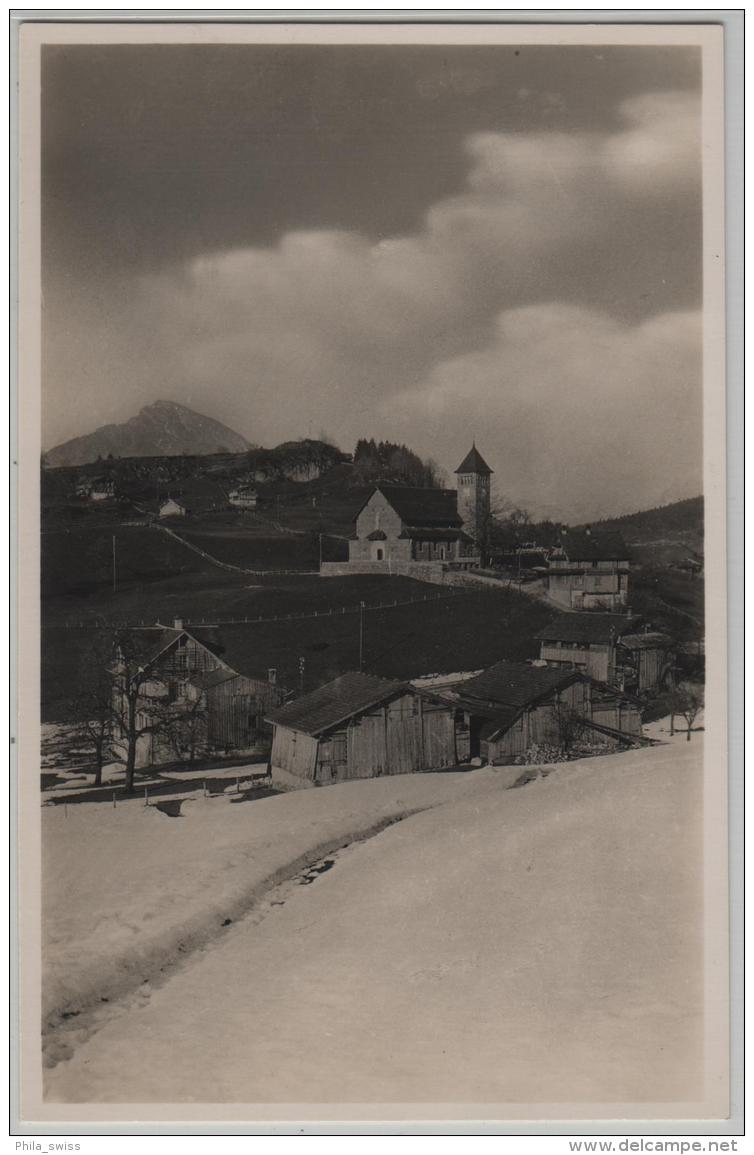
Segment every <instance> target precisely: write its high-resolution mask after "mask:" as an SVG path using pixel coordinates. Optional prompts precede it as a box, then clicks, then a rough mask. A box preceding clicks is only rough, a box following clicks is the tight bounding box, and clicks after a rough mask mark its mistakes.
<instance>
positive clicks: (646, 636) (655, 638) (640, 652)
mask: <svg viewBox="0 0 754 1155" xmlns="http://www.w3.org/2000/svg"><path fill="white" fill-rule="evenodd" d="M537 640H538V641H539V643H540V649H539V656H540V659H541V660H542V661H544V662H546V663H547V665H548V666H550V667H552V668H558V669H566V670H577V671H580V672H582V673H585V674H588V675H589V676H590V677H592V678H596V679H597V680H598V681H601V682H606V683H609V684H610V685H613V686H619V687H621V688H622V689H626V690H632V691H638V692H645V691H647V692H651V691H653V690H656V689H658V688H660V687H662V686H667V685H668V684H672V678H673V662H674V659H673V645H672V642H671V639H670V638H669V637H668V636H667V634H662V633H659V632H657V631H654V630H652V629H651V628H650V626H649V625H648V624H647V623H643V622H642V620H641V619H639V618H635V617H631V616H630V615H628V614H605V613H594V612H592V613H574V614H561V615H560V616H559V617H557V618H555V619H554V620H553V621H552V622H549V623H548V624H547V625H546V626H544V627H543V629H541V630H540V631H539V633H538V634H537Z"/></svg>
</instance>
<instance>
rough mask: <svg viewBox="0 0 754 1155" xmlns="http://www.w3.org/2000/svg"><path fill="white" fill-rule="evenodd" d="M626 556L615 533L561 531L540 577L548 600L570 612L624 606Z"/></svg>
mask: <svg viewBox="0 0 754 1155" xmlns="http://www.w3.org/2000/svg"><path fill="white" fill-rule="evenodd" d="M630 565H631V563H630V556H629V550H628V548H627V546H626V543H625V542H624V541H623V538H622V537H621V535H620V534H619V533H614V532H599V531H597V530H594V531H592V530H590V529H584V530H575V529H569V530H563V533H562V536H561V539H560V542H559V543H558V545H557V546H556V548H555V549H554V550H553V551H552V552H551V554H550V557H549V560H548V566H547V570H546V572H545V575H544V581H545V589H546V590H547V593H548V595H549V597H550V598H551V599H552V600H553V601H554V602H557V604H558V605H561V606H564V607H565V608H566V609H570V610H620V609H622V608H623V607H625V606H627V605H628V576H629V570H630Z"/></svg>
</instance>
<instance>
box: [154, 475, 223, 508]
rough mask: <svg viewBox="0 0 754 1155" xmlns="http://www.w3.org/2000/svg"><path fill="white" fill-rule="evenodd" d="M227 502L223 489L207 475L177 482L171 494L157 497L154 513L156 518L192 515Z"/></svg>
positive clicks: (221, 506) (221, 505)
mask: <svg viewBox="0 0 754 1155" xmlns="http://www.w3.org/2000/svg"><path fill="white" fill-rule="evenodd" d="M227 504H228V502H227V496H226V494H225V491H224V490H223V489H222V488H221V487H220V485H219V484H218V483H217V482H216V481H214V480H212V478H209V477H196V478H192V479H190V480H188V481H186V482H179V483H177V485H176V488H175V489H174V490H173V493H172V494H169V495H168V496H167V497H163V498H159V499H158V501H157V503H156V513H157V517H158V518H163V517H165V518H167V517H194V516H197V515H200V514H203V513H211V512H212V511H214V510H218V509H225V508H226V506H227Z"/></svg>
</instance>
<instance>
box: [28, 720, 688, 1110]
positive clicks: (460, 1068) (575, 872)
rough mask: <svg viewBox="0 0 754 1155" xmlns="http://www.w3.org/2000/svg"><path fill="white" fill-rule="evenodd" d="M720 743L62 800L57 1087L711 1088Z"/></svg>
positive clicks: (169, 1098) (239, 1097) (682, 1097)
mask: <svg viewBox="0 0 754 1155" xmlns="http://www.w3.org/2000/svg"><path fill="white" fill-rule="evenodd" d="M701 751H702V742H701V741H700V740H699V738H698V737H695V739H694V740H693V741H692V742H691V743H685V741H684V742H682V743H676V742H674V743H673V744H672V745H668V746H665V747H658V748H653V749H644V750H640V751H634V752H631V753H626V754H622V755H617V756H613V757H608V758H598V759H589V760H586V761H583V762H574V763H570V764H566V765H561V766H559V767H558V768H557V770H555V771H554V772H553V773H552V774H551V775H550V776H549V777H547V778H541V779H539V780H537V781H535V782H532V783H531V784H529V785H527V786H525V787H523V788H520V789H515V790H510V789H506V787H507V786H509V785H510V783H511V779H512V776H513V774H512V773H511V771H503V772H501V771H493V770H479V771H475V772H473V773H470V774H464V775H461V774H433V775H414V776H405V777H400V778H386V779H378V780H373V781H366V782H354V783H348V784H343V785H340V786H334V787H328V788H326V789H322V790H310V791H302V792H300V793H296V794H288V795H282V796H279V797H276V798H270V799H265V800H263V801H261V802H254V803H241V804H236V805H233V804H230V803H228V802H227V801H225V800H223V799H206V800H200V801H197V802H196V803H192V804H190V805H189V807H188V810H187V817H186V818H185V819H183V818H181V819H172V818H168V817H166V816H164V815H162V814H160V813H159V812H157V811H154V812H151V813H150V811H148V810H147V811H145V810H144V808H143V807H141V806H140V804H139V803H138V802H134V803H130V804H128V806H123V807H121V806H119V807H118V809H117V810H115V811H113V810H109V811H108V809H107V808H103V807H99V806H96V807H95V806H86V807H83V806H82V807H76V808H72V809H73V810H74V811H75V813H73V814H71V813H70V812H69V815H68V817H67V819H66V818H64V816H63V814H62V812H61V810H60V809H57V810H52V809H50V810H49V811H45V812H44V815H43V817H44V823H45V829H44V839H45V868H46V898H47V903H46V911H47V913H46V919H47V924H48V925H47V930H48V935H49V938H48V945H47V947H46V965H47V981H46V992H45V993H46V1001H47V1006H48V1010H49V1011H52V1010H54V1009H58V1010H60V1009H62V1008H63V1007H64V1005H67V1006H68V1007H69V1009H71V1008H73V1009H75V1008H77V1007H78V1008H81V1009H82V1014H81V1016H80V1017H76V1018H71V1019H69V1020H66V1022H65V1023H64V1025H63V1028H62V1029H61V1030H60V1031H58V1032H56V1033H55V1034H56V1036H57V1050H56V1046H55V1045H53V1046H52V1048H51V1051H50V1055H51V1061H53V1062H54V1060H55V1058H59V1059H61V1060H62V1061H59V1062H58V1063H57V1065H55V1066H52V1067H50V1068H49V1069H48V1070H47V1072H46V1075H47V1096H48V1100H49V1101H57V1102H61V1101H62V1102H72V1103H75V1102H121V1103H122V1102H131V1103H138V1102H192V1101H193V1102H218V1103H222V1102H227V1103H230V1102H243V1103H252V1102H264V1101H268V1102H292V1101H296V1102H320V1103H322V1102H328V1101H336V1102H370V1101H371V1102H395V1103H400V1102H404V1103H406V1102H422V1101H424V1102H447V1103H452V1102H457V1103H461V1102H471V1103H496V1102H497V1103H504V1102H521V1101H530V1102H531V1101H534V1102H558V1101H560V1102H569V1103H573V1102H578V1101H583V1100H597V1101H604V1102H611V1103H620V1102H629V1101H640V1102H642V1101H643V1102H647V1103H656V1102H663V1101H664V1102H669V1101H688V1100H690V1099H693V1098H694V1097H696V1096H697V1095H698V1094H699V1093H700V1086H699V1084H700V1081H701V1074H702V1036H701V1008H702V993H701V974H702V969H701V963H702V957H701V951H702V940H701V936H702V926H701V919H702V910H701V891H700V870H701V858H702V855H701ZM514 773H518V771H516V770H515V768H514ZM426 807H432V808H431V809H424V812H422V813H414V814H413V815H412V816H410V817H406V818H404V820H403V821H400V822H397V823H396V824H394V825H392V826H390V827H389V828H387V829H384V830H382V832H381V833H378V834H376V835H375V836H373V837H370V838H368V839H367V840H366V841H362V842H354V841H353V838H354V837H358V836H359V835H361V836H363V835H364V834H366V833H367V832H368V831H369V830H370V829H375V828H377V827H379V825H380V824H381V823H384V822H386V821H388V820H389V819H390V818H396V817H399V816H400V815H401V814H404V815H405V814H411V812H412V811H418V810H422V809H423V808H426ZM345 842H350V843H351V845H349V846H348V848H347V849H344V850H340V851H339V852H335V853H332V851H333V848H334V847H336V846H338V845H342V844H343V843H345ZM318 847H319V851H318V850H317V848H318ZM317 854H319V857H320V858H323V859H325V861H324V862H322V863H321V865H320V866H319V867H317V868H316V869H315V870H313V871H306V870H303V869H302V868H301V867H302V863H303V861H304V860H308V862H309V863H311V862H312V861H314V857H316V856H317ZM296 859H298V862H299V866H298V868H297V869H298V874H297V877H292V876H293V875H296V873H297V871H296V868H295V861H296ZM285 879H287V880H288V881H284V880H285ZM272 884H277V885H272ZM271 885H272V889H270V887H271ZM255 893H256V895H257V897H258V901H257V903H256V905H253V906H252V899H253V895H254V894H255ZM249 908H251V909H249ZM244 910H246V911H249V913H247V915H246V917H239V916H240V915H241V914H242V912H243V911H244ZM226 918H233V920H234V921H233V923H231V924H229V925H227V926H226V927H224V928H223V927H222V923H223V922H224V921H225V919H226ZM198 943H203V944H204V945H203V947H202V949H197V950H195V951H194V952H193V953H190V954H189V953H187V952H186V958H185V962H184V963H183V965H182V966H180V967H178V968H172V969H171V967H170V963H171V960H174V959H175V958H176V957H178V958H180V957H181V956H180V946H181V945H183V947H184V948H191V947H192V946H195V945H196V944H198ZM163 963H164V965H165V966H166V967H167V968H168V969H166V971H165V972H164V974H163V976H162V977H160V975H159V965H163ZM139 968H141V969H139ZM142 972H143V973H142ZM142 977H149V978H151V980H152V981H151V982H150V983H148V984H145V985H143V986H141V987H138V988H136V989H134V990H133V993H131V994H130V995H128V996H127V997H126V998H125V999H122V1000H121V1001H120V1002H118V1001H117V1000H116V1001H115V1002H112V1001H111V1002H110V1003H108V1004H102V1005H101V1008H100V1010H99V1011H98V1012H97V1014H96V1015H95V1016H93V1017H92V1016H91V1015H89V1020H88V1022H87V1012H86V1011H85V1010H84V1009H83V1008H85V1007H86V1006H87V1005H89V1006H92V1005H94V1003H95V1002H96V1001H98V1000H99V999H100V998H102V997H106V998H108V999H110V1000H114V999H115V996H116V995H117V993H118V990H119V989H120V990H122V991H124V992H125V991H126V990H127V989H128V988H129V986H130V987H132V988H133V984H134V983H135V982H138V981H140V979H141V978H142ZM108 991H109V992H110V993H109V994H108V993H107V992H108ZM77 1019H78V1021H79V1022H80V1023H81V1026H80V1027H73V1024H76V1022H77ZM66 1027H71V1029H70V1030H66ZM66 1055H68V1056H70V1057H68V1058H65V1056H66Z"/></svg>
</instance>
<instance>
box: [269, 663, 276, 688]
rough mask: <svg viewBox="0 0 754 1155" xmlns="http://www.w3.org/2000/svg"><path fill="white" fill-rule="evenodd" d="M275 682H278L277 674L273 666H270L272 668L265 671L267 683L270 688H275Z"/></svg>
mask: <svg viewBox="0 0 754 1155" xmlns="http://www.w3.org/2000/svg"><path fill="white" fill-rule="evenodd" d="M277 680H278V672H277V670H276V669H275V667H274V666H272V667H271V668H270V669H269V670H268V671H267V681H268V682H269V683H270V685H271V686H276V685H277Z"/></svg>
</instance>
